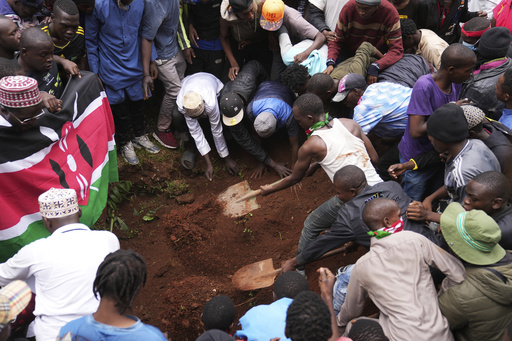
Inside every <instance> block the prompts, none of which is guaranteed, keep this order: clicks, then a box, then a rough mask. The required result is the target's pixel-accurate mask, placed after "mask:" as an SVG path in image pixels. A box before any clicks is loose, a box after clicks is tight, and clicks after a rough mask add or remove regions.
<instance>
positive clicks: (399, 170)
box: [388, 163, 407, 180]
mask: <svg viewBox="0 0 512 341" xmlns="http://www.w3.org/2000/svg"><path fill="white" fill-rule="evenodd" d="M406 170H407V167H406V166H405V164H403V163H395V164H394V165H391V166H389V168H388V174H389V176H391V177H392V178H393V179H395V180H396V179H398V177H399V176H400V175H402V174H403V173H404V172H405V171H406Z"/></svg>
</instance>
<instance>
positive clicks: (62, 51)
mask: <svg viewBox="0 0 512 341" xmlns="http://www.w3.org/2000/svg"><path fill="white" fill-rule="evenodd" d="M40 28H41V29H42V30H43V31H45V32H46V33H47V34H48V35H49V36H51V35H50V29H49V27H48V25H45V26H41V27H40ZM53 46H54V47H55V51H53V54H54V55H57V56H59V57H62V58H65V59H67V60H71V61H73V62H76V60H77V59H80V58H82V57H83V56H85V36H84V29H83V28H82V26H78V30H77V31H76V33H75V36H74V37H73V39H71V41H69V42H68V43H67V44H65V45H63V46H58V45H55V43H54V44H53Z"/></svg>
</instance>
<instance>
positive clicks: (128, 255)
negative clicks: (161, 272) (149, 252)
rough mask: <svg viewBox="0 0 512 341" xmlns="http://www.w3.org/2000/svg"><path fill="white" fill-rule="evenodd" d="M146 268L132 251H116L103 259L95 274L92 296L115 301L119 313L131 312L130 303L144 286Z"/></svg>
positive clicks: (142, 260)
mask: <svg viewBox="0 0 512 341" xmlns="http://www.w3.org/2000/svg"><path fill="white" fill-rule="evenodd" d="M146 278H147V266H146V262H145V261H144V258H142V256H141V255H140V254H138V253H137V252H135V251H133V250H117V251H116V252H113V253H111V254H109V255H108V256H107V257H105V260H104V261H103V263H101V264H100V266H99V268H98V271H97V272H96V279H95V280H94V284H93V292H94V296H95V297H96V298H98V294H99V295H100V297H108V298H110V299H112V300H114V301H115V305H116V307H118V308H119V310H120V312H121V313H124V312H125V311H126V310H127V309H130V310H131V311H132V302H133V299H134V298H135V296H136V295H137V293H138V292H139V290H140V289H141V287H143V286H144V285H145V284H146Z"/></svg>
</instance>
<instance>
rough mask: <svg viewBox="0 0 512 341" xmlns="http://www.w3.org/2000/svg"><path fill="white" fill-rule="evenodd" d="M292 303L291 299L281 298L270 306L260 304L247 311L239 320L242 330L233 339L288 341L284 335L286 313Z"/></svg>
mask: <svg viewBox="0 0 512 341" xmlns="http://www.w3.org/2000/svg"><path fill="white" fill-rule="evenodd" d="M292 302H293V300H292V299H291V298H288V297H283V298H281V299H279V300H277V301H275V302H273V303H272V304H268V305H266V304H262V305H258V306H256V307H253V308H251V309H249V311H247V312H246V313H245V315H244V316H242V317H241V318H240V325H242V330H238V331H237V332H236V333H235V337H243V338H246V339H247V341H260V340H270V339H272V338H274V337H279V338H281V341H287V340H290V339H288V338H287V337H286V336H285V335H284V329H285V327H286V311H287V310H288V307H289V306H290V304H291V303H292Z"/></svg>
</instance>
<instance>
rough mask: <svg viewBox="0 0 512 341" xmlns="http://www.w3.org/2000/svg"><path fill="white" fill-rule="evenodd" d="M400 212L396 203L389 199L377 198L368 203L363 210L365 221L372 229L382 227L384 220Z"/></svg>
mask: <svg viewBox="0 0 512 341" xmlns="http://www.w3.org/2000/svg"><path fill="white" fill-rule="evenodd" d="M397 210H400V207H399V206H398V204H397V203H396V201H394V200H391V199H387V198H375V199H372V200H370V201H369V202H367V203H366V204H365V206H364V208H363V221H364V223H365V224H366V225H367V226H368V227H369V228H370V229H371V230H377V229H380V228H381V227H382V221H383V220H384V218H388V217H390V216H392V215H393V214H394V213H396V212H397Z"/></svg>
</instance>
